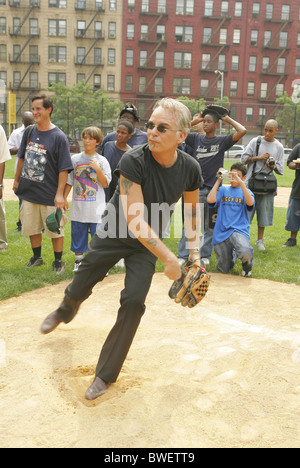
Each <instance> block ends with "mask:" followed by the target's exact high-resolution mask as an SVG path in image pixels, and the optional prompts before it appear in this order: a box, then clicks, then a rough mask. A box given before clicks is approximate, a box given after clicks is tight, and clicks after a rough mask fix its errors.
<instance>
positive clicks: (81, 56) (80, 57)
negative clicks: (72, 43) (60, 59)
mask: <svg viewBox="0 0 300 468" xmlns="http://www.w3.org/2000/svg"><path fill="white" fill-rule="evenodd" d="M76 63H79V64H81V63H85V47H77V55H76Z"/></svg>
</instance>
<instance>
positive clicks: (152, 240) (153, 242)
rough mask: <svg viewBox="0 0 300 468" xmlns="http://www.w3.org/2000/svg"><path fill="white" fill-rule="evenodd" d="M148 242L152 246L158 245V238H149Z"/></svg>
mask: <svg viewBox="0 0 300 468" xmlns="http://www.w3.org/2000/svg"><path fill="white" fill-rule="evenodd" d="M147 244H148V245H151V246H152V247H156V246H157V239H149V240H147Z"/></svg>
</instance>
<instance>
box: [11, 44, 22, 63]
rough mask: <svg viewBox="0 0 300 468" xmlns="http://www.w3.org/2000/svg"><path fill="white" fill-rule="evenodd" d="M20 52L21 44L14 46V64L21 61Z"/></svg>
mask: <svg viewBox="0 0 300 468" xmlns="http://www.w3.org/2000/svg"><path fill="white" fill-rule="evenodd" d="M20 52H21V46H20V45H19V44H14V45H13V60H14V62H19V61H20Z"/></svg>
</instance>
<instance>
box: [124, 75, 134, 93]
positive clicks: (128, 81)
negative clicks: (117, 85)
mask: <svg viewBox="0 0 300 468" xmlns="http://www.w3.org/2000/svg"><path fill="white" fill-rule="evenodd" d="M132 89H133V76H132V75H126V76H125V91H128V92H131V91H132Z"/></svg>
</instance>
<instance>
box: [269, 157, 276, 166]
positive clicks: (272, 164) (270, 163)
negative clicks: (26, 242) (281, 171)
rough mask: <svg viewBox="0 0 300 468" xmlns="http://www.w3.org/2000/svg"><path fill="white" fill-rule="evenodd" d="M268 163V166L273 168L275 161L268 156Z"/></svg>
mask: <svg viewBox="0 0 300 468" xmlns="http://www.w3.org/2000/svg"><path fill="white" fill-rule="evenodd" d="M268 161H269V166H271V167H273V166H275V159H274V158H273V157H272V156H269V159H268Z"/></svg>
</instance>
